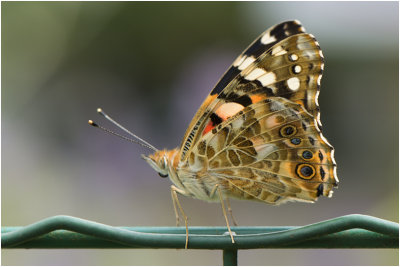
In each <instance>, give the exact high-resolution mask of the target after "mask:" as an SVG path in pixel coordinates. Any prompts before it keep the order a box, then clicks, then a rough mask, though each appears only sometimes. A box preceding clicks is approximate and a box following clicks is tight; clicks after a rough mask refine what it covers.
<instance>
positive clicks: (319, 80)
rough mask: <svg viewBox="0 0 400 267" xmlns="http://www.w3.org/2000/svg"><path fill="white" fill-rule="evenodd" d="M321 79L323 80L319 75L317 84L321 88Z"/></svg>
mask: <svg viewBox="0 0 400 267" xmlns="http://www.w3.org/2000/svg"><path fill="white" fill-rule="evenodd" d="M321 78H322V75H319V76H318V78H317V84H318V85H319V86H321Z"/></svg>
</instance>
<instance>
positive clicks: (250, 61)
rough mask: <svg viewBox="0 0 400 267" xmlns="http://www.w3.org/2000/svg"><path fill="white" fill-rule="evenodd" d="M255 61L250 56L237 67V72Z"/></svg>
mask: <svg viewBox="0 0 400 267" xmlns="http://www.w3.org/2000/svg"><path fill="white" fill-rule="evenodd" d="M255 60H256V59H255V58H254V57H253V56H251V57H248V58H246V59H245V60H244V61H243V62H242V63H241V64H240V65H239V67H238V68H239V70H244V69H245V68H247V67H248V66H250V64H251V63H253V62H254V61H255Z"/></svg>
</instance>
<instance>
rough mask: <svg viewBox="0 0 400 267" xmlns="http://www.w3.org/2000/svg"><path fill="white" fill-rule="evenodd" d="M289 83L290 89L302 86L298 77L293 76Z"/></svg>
mask: <svg viewBox="0 0 400 267" xmlns="http://www.w3.org/2000/svg"><path fill="white" fill-rule="evenodd" d="M287 85H288V87H289V89H290V90H292V91H296V90H298V89H299V88H300V80H299V78H297V77H292V78H290V79H288V80H287Z"/></svg>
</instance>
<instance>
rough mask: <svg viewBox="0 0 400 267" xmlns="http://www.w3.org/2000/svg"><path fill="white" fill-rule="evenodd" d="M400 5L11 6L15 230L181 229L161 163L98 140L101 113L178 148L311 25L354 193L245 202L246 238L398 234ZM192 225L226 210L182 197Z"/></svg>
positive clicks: (298, 256)
mask: <svg viewBox="0 0 400 267" xmlns="http://www.w3.org/2000/svg"><path fill="white" fill-rule="evenodd" d="M398 5H399V4H398V3H397V2H222V3H221V2H219V3H217V2H215V3H213V2H194V3H185V2H179V3H178V2H163V3H160V2H149V3H146V2H2V3H1V7H2V9H1V16H2V17H1V19H2V21H1V22H2V35H1V37H2V43H1V44H2V51H1V52H2V62H1V63H2V73H1V75H2V80H1V87H2V94H1V96H2V101H1V104H2V109H1V111H2V113H1V114H2V116H1V120H2V127H1V134H2V161H1V165H2V169H1V174H2V177H1V178H2V179H1V186H2V187H1V189H2V190H1V193H2V196H1V200H2V202H1V219H2V221H1V224H2V226H23V225H28V224H31V223H33V222H36V221H38V220H41V219H43V218H46V217H49V216H54V215H59V214H65V215H71V216H76V217H80V218H84V219H88V220H94V221H97V222H101V223H105V224H110V225H114V226H174V225H175V216H174V211H173V207H172V201H171V199H170V189H169V187H170V181H169V180H168V179H161V178H160V177H159V176H158V174H157V173H155V172H154V171H153V170H152V169H151V168H150V167H149V166H148V165H147V164H146V163H145V162H144V161H143V160H142V159H141V158H140V154H142V153H145V154H147V153H148V152H149V151H147V150H145V149H144V148H142V147H140V146H137V145H134V144H131V143H129V142H126V141H124V140H121V139H118V138H115V137H113V136H109V135H107V134H104V133H103V132H101V131H99V130H97V129H94V128H92V127H90V126H89V125H88V124H87V120H88V119H93V120H94V121H96V122H99V123H100V124H103V125H104V126H107V127H111V128H112V126H110V125H109V124H108V123H107V122H106V121H104V119H103V118H102V117H100V116H99V115H97V113H96V108H98V107H102V108H103V109H104V110H105V111H106V112H108V113H109V114H110V115H111V116H113V117H114V118H115V119H117V120H118V121H119V122H120V123H121V124H122V125H124V126H125V127H127V128H128V129H131V130H132V131H133V132H135V133H136V134H137V135H139V136H141V137H143V138H144V139H146V140H148V141H149V142H150V143H152V144H153V145H154V146H156V147H158V148H163V147H166V148H169V149H171V148H174V147H176V146H178V145H179V144H180V142H181V138H182V137H183V134H184V132H185V130H186V127H187V126H188V124H189V122H190V120H191V118H192V116H193V115H194V113H195V112H196V110H197V108H198V107H199V106H200V104H201V103H202V101H203V100H204V98H205V97H206V96H207V94H208V93H209V92H210V91H211V89H212V88H213V86H214V85H215V84H216V82H217V81H218V79H219V78H220V77H221V76H222V74H223V73H224V72H225V70H226V69H227V68H228V66H229V65H230V64H231V63H232V62H233V60H234V59H235V58H236V56H238V55H239V53H241V51H242V50H243V49H244V48H246V47H247V45H249V44H250V43H251V42H252V41H253V40H254V39H255V38H256V37H257V36H258V35H259V34H260V33H261V32H263V31H264V30H265V29H267V28H269V27H270V26H272V25H275V24H276V23H279V22H282V21H285V20H291V19H298V20H300V21H301V22H302V23H303V25H304V27H305V28H306V29H307V31H308V32H310V33H312V34H313V35H315V36H316V38H317V39H318V41H319V43H320V45H321V47H322V50H323V53H324V56H325V59H326V64H325V72H324V77H323V79H322V91H321V94H320V98H319V99H320V101H319V102H320V105H321V110H322V113H321V114H322V115H321V120H322V123H323V126H324V135H325V136H326V137H327V139H328V140H329V142H330V143H332V144H333V145H334V146H335V148H336V153H335V156H336V161H337V163H338V176H339V179H340V183H339V188H338V189H337V190H335V193H334V195H333V198H331V199H327V198H321V199H320V200H319V201H318V202H317V203H315V204H305V203H288V204H285V205H282V206H279V207H274V206H269V205H266V204H262V203H253V202H246V201H235V200H233V201H232V208H233V211H234V214H235V216H236V218H237V220H238V222H239V224H240V225H242V226H245V225H270V226H271V225H306V224H310V223H314V222H317V221H321V220H326V219H330V218H333V217H336V216H342V215H346V214H352V213H362V214H367V215H372V216H377V217H380V218H383V219H386V220H391V221H397V222H398V220H399V218H398V216H399V205H398V204H399V199H398V197H399V185H398V162H399V158H398V145H399V144H398V141H399V139H398V128H399V125H398V99H399V96H398V86H399V84H398V81H399V76H398V75H399V68H398V66H399V65H398V64H399V62H398V56H399V55H398V51H399V46H398V45H399V44H398V40H399V13H398V12H399V7H398ZM180 200H181V203H182V205H183V208H184V209H185V210H186V213H187V215H188V216H189V219H190V221H189V223H190V226H224V225H225V223H224V218H223V215H222V212H221V208H220V205H219V204H209V203H206V202H202V201H199V200H194V199H189V198H185V197H181V198H180ZM221 254H222V253H221V252H219V251H203V250H198V251H191V250H190V251H184V250H130V249H129V250H128V249H127V250H2V264H3V265H219V264H221V260H222V255H221ZM239 264H241V265H398V264H399V262H398V250H393V249H391V250H384V249H379V250H337V249H334V250H314V249H312V250H311V249H310V250H251V251H240V252H239Z"/></svg>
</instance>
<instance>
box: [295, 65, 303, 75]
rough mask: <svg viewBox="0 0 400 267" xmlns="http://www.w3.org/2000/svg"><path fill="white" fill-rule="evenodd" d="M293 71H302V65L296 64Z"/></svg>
mask: <svg viewBox="0 0 400 267" xmlns="http://www.w3.org/2000/svg"><path fill="white" fill-rule="evenodd" d="M293 71H294V73H300V72H301V66H300V65H296V66H294V69H293Z"/></svg>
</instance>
